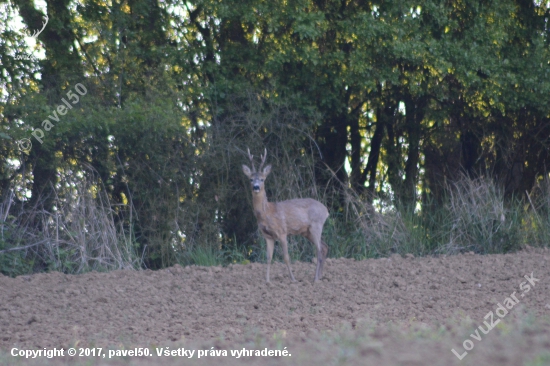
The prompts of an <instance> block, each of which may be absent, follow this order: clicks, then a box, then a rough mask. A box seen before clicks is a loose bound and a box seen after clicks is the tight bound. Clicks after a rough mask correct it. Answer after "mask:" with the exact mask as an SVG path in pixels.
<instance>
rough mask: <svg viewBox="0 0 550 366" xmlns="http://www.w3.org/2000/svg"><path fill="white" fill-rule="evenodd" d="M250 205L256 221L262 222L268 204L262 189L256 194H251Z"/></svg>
mask: <svg viewBox="0 0 550 366" xmlns="http://www.w3.org/2000/svg"><path fill="white" fill-rule="evenodd" d="M252 204H253V206H254V215H255V216H256V219H258V221H263V220H265V219H266V217H267V211H268V209H269V206H270V205H271V203H270V202H268V201H267V196H266V194H265V189H262V190H261V191H260V192H258V193H252Z"/></svg>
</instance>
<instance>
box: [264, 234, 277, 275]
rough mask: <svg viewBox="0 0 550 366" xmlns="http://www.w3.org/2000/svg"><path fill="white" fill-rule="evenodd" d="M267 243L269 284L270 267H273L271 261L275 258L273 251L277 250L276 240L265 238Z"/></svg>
mask: <svg viewBox="0 0 550 366" xmlns="http://www.w3.org/2000/svg"><path fill="white" fill-rule="evenodd" d="M265 242H266V243H267V274H266V277H265V279H266V282H269V267H271V259H272V258H273V249H274V248H275V240H273V239H268V238H265Z"/></svg>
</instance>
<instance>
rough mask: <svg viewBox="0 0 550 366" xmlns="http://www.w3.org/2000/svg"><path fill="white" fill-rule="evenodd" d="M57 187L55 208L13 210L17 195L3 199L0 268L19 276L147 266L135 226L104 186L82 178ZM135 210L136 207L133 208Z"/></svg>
mask: <svg viewBox="0 0 550 366" xmlns="http://www.w3.org/2000/svg"><path fill="white" fill-rule="evenodd" d="M62 182H63V184H65V187H63V189H61V188H60V187H57V188H56V189H54V194H55V195H56V196H55V200H54V207H55V210H54V212H46V211H45V210H41V209H39V208H37V207H34V208H27V209H24V210H18V211H17V210H12V211H11V212H17V213H18V214H17V216H14V215H11V214H8V212H10V208H13V206H14V194H13V192H10V194H8V195H6V197H4V199H3V202H2V203H0V220H1V221H0V231H1V236H0V271H1V272H2V273H4V274H7V275H12V276H14V275H19V274H24V273H29V272H34V271H43V270H55V271H62V272H65V273H81V272H85V271H90V270H98V271H106V270H113V269H127V268H139V267H141V265H142V263H141V257H140V253H137V252H136V246H135V240H134V237H133V236H134V235H133V232H132V229H131V227H129V228H125V227H123V224H122V222H120V221H117V214H116V212H115V210H114V208H113V207H115V208H116V206H114V205H112V204H111V202H109V199H108V196H107V194H106V193H105V191H104V189H98V187H99V188H102V186H101V185H97V184H92V183H91V180H90V179H86V178H78V177H76V176H71V177H64V178H63V179H62ZM130 209H131V207H130Z"/></svg>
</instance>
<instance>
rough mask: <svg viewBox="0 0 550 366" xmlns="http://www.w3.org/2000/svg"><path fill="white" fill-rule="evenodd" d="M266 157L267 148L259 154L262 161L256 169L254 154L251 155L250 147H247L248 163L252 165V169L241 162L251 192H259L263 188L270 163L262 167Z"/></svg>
mask: <svg viewBox="0 0 550 366" xmlns="http://www.w3.org/2000/svg"><path fill="white" fill-rule="evenodd" d="M266 157H267V149H265V151H264V154H263V155H261V158H262V162H261V164H260V169H258V171H256V167H255V166H254V155H251V154H250V149H248V158H249V159H250V164H251V165H252V169H250V168H249V167H248V166H246V165H244V164H243V172H244V174H246V176H247V177H248V178H249V179H250V185H251V187H252V192H254V193H260V192H262V191H263V190H264V182H265V179H266V178H267V176H268V175H269V173H270V172H271V164H270V165H268V166H266V167H265V168H263V166H264V163H265V158H266ZM262 168H263V170H262Z"/></svg>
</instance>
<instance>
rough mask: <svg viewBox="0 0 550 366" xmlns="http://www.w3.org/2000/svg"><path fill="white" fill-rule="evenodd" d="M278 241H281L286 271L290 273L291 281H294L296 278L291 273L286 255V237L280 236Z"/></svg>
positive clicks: (288, 258)
mask: <svg viewBox="0 0 550 366" xmlns="http://www.w3.org/2000/svg"><path fill="white" fill-rule="evenodd" d="M280 241H281V246H282V247H283V256H284V258H285V263H286V266H287V267H288V273H290V279H291V280H292V282H296V279H295V278H294V275H293V274H292V269H291V268H290V257H289V255H288V242H287V241H286V237H285V238H282V239H281V240H280Z"/></svg>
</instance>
